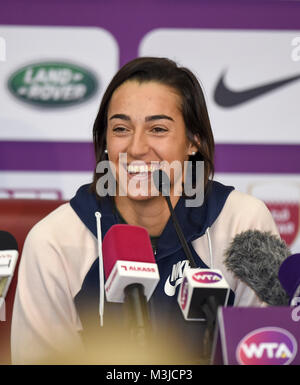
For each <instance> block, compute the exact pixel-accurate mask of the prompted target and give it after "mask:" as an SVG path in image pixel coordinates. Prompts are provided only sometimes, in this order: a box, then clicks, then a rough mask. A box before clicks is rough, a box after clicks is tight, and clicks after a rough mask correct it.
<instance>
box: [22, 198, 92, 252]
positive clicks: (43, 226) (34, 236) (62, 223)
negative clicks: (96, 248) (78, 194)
mask: <svg viewBox="0 0 300 385" xmlns="http://www.w3.org/2000/svg"><path fill="white" fill-rule="evenodd" d="M86 232H88V233H89V236H90V237H91V236H92V234H91V233H90V232H89V231H87V228H86V227H85V225H84V224H83V223H82V222H81V220H80V219H79V217H78V216H77V215H76V213H75V211H74V210H73V209H72V207H71V206H70V203H64V204H63V205H61V206H59V207H58V208H56V209H55V210H54V211H52V212H51V213H50V214H48V215H47V216H46V217H45V218H43V219H42V220H41V221H39V222H38V223H37V224H35V225H34V226H33V227H32V229H31V230H30V232H29V234H28V236H27V240H30V241H32V240H35V241H36V240H40V241H48V242H51V241H52V242H53V241H61V242H62V243H63V244H64V243H69V244H71V243H74V244H77V243H78V239H79V238H80V236H82V235H83V234H84V233H86Z"/></svg>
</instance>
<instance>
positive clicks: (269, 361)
mask: <svg viewBox="0 0 300 385" xmlns="http://www.w3.org/2000/svg"><path fill="white" fill-rule="evenodd" d="M296 354H297V341H296V339H295V338H294V337H293V335H292V334H291V333H290V332H288V331H287V330H284V329H281V328H276V327H266V328H261V329H256V330H254V331H253V332H251V333H249V334H247V335H246V336H245V337H244V338H243V339H242V340H241V342H240V343H239V345H238V347H237V350H236V359H237V361H238V362H239V364H242V365H288V364H290V363H291V362H292V361H293V360H294V358H295V356H296Z"/></svg>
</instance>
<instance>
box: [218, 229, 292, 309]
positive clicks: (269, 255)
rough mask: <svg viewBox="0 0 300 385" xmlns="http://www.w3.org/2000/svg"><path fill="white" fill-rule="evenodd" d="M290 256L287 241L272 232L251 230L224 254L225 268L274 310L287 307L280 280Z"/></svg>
mask: <svg viewBox="0 0 300 385" xmlns="http://www.w3.org/2000/svg"><path fill="white" fill-rule="evenodd" d="M289 255H290V251H289V249H288V247H287V245H286V243H285V242H284V241H282V240H281V239H280V238H279V237H278V236H275V235H272V234H271V233H270V232H261V231H258V230H248V231H245V232H242V233H240V234H238V235H236V236H235V237H234V239H233V241H232V242H231V244H230V246H229V247H228V249H227V250H226V252H225V266H226V267H227V269H228V270H229V271H231V272H232V273H233V274H234V275H235V276H236V277H237V278H239V279H240V280H241V281H243V282H245V283H246V285H248V286H249V287H250V288H251V289H252V290H253V291H254V292H255V293H256V295H257V296H258V298H259V299H260V300H261V301H263V302H265V303H267V304H269V305H271V306H284V305H287V304H288V300H289V299H288V296H287V293H286V292H285V291H284V290H283V288H282V286H281V284H280V281H279V279H278V271H279V267H280V265H281V264H282V262H283V261H284V260H285V259H286V258H287V257H288V256H289Z"/></svg>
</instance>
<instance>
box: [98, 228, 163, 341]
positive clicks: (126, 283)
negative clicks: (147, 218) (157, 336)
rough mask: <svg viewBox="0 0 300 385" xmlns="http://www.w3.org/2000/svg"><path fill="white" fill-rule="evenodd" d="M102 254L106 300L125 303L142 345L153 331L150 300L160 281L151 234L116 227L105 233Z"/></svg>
mask: <svg viewBox="0 0 300 385" xmlns="http://www.w3.org/2000/svg"><path fill="white" fill-rule="evenodd" d="M102 251H103V264H104V273H105V278H106V283H105V293H106V299H107V301H108V302H119V303H122V302H124V303H125V310H126V311H127V314H128V316H129V327H130V329H131V332H132V333H134V334H135V336H136V337H137V339H138V340H139V342H140V343H142V344H143V343H144V342H145V340H146V339H147V338H148V337H149V332H150V320H149V312H148V307H147V301H149V299H150V297H151V295H152V293H153V291H154V289H155V288H156V286H157V284H158V281H159V272H158V267H157V264H156V261H155V258H154V254H153V250H152V246H151V241H150V237H149V234H148V232H147V230H146V229H144V228H143V227H139V226H132V225H127V224H118V225H114V226H112V227H111V228H110V229H109V230H108V232H107V233H106V234H105V237H104V239H103V243H102Z"/></svg>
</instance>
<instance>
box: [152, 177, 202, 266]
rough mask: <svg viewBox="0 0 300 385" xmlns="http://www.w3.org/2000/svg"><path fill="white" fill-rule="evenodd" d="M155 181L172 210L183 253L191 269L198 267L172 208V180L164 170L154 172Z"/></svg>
mask: <svg viewBox="0 0 300 385" xmlns="http://www.w3.org/2000/svg"><path fill="white" fill-rule="evenodd" d="M153 181H154V185H155V187H156V189H157V190H158V191H159V192H160V193H161V194H162V195H163V196H164V197H165V199H166V201H167V204H168V207H169V210H170V214H171V218H172V221H173V224H174V227H175V230H176V233H177V235H178V238H179V240H180V243H181V246H182V248H183V251H184V254H185V256H186V257H187V259H188V261H189V263H190V267H193V268H195V267H197V265H196V263H195V261H194V258H193V256H192V253H191V250H190V248H189V246H188V244H187V242H186V239H185V237H184V234H183V232H182V230H181V227H180V225H179V222H178V219H177V217H176V215H175V212H174V209H173V206H172V203H171V199H170V179H169V177H168V175H167V173H166V172H164V171H163V170H155V171H154V172H153Z"/></svg>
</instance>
